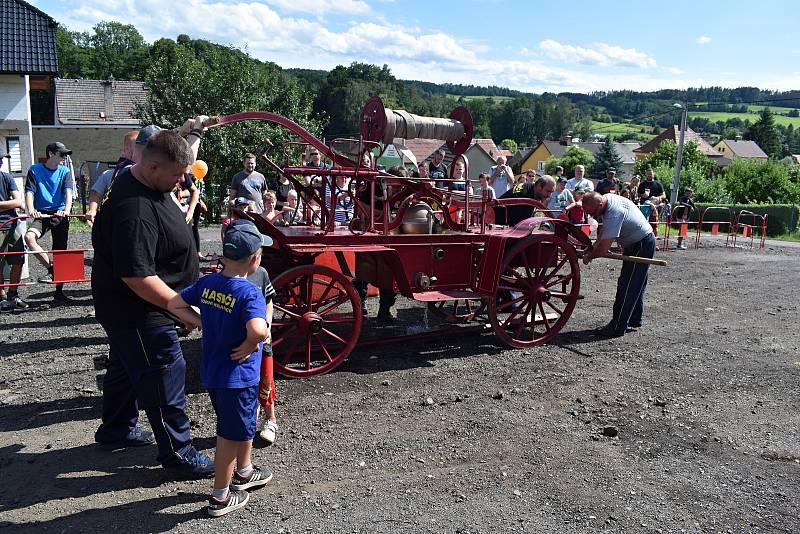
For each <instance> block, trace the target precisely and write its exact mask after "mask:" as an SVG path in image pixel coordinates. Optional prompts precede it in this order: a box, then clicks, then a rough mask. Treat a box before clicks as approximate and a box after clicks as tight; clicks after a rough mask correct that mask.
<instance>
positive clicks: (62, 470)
mask: <svg viewBox="0 0 800 534" xmlns="http://www.w3.org/2000/svg"><path fill="white" fill-rule="evenodd" d="M217 235H218V234H217V233H216V230H208V231H205V232H204V248H205V249H207V250H210V249H211V248H212V247H213V244H212V243H213V240H214V238H215V236H217ZM88 241H89V239H88V235H87V234H75V235H74V236H73V237H72V242H71V244H73V245H76V246H79V245H86V244H88ZM663 257H666V258H667V259H668V260H670V265H669V266H668V267H663V268H653V269H652V270H651V281H650V285H649V287H648V292H647V300H646V302H647V311H646V319H647V321H648V324H647V325H646V327H645V328H643V329H642V330H640V331H638V332H635V333H632V334H629V335H626V336H625V337H624V338H621V339H616V340H602V341H601V340H596V339H594V338H593V337H592V336H591V335H590V330H591V329H593V328H595V327H597V326H600V325H602V324H604V323H605V322H607V320H608V317H609V316H610V307H611V303H612V300H613V289H614V282H615V280H616V276H617V274H618V269H619V264H618V263H616V262H613V261H610V260H601V261H599V262H596V263H594V264H592V266H591V267H590V268H584V270H583V272H582V275H583V284H582V293H583V294H584V295H585V297H586V298H585V299H584V300H583V301H580V302H579V303H578V306H577V308H576V311H575V313H574V314H573V316H572V318H571V319H570V321H569V323H568V324H567V326H566V327H565V328H564V330H562V332H561V334H560V335H559V336H558V337H557V339H556V341H555V343H554V344H551V345H548V346H544V347H537V348H535V349H531V350H512V349H508V348H507V347H505V346H502V345H500V344H499V342H498V341H497V339H496V338H495V336H494V335H493V334H491V333H487V334H469V335H467V334H464V335H459V334H458V333H454V334H449V335H442V336H440V337H439V338H436V339H434V340H427V341H420V342H416V343H411V344H409V343H406V344H402V345H394V346H393V345H388V346H384V347H380V348H373V349H360V350H357V351H355V352H354V353H353V355H351V358H350V360H349V361H348V362H346V363H345V364H343V365H342V366H341V367H340V368H339V369H337V370H336V371H334V372H333V373H331V374H328V375H325V376H321V377H316V378H313V379H309V380H280V381H279V383H278V393H279V404H278V419H279V423H280V432H279V435H278V441H277V443H276V444H275V445H274V446H272V447H269V448H259V449H257V450H256V451H255V453H254V454H255V460H256V462H257V463H259V464H261V465H266V466H269V467H271V468H272V469H273V470H274V472H275V479H274V480H273V481H272V482H271V483H270V484H269V485H268V486H267V487H266V488H264V489H262V490H259V491H257V492H254V493H253V495H252V497H251V502H250V504H249V505H248V507H247V508H245V509H244V510H242V511H240V512H237V513H233V514H230V515H228V516H225V517H223V518H220V519H211V518H208V517H207V516H206V513H205V510H204V506H205V496H206V493H207V492H208V491H209V488H210V483H209V481H197V482H171V481H167V480H165V479H164V478H163V477H162V473H161V469H160V468H159V467H157V466H156V465H155V460H154V457H155V450H154V448H145V449H144V450H142V449H138V450H129V451H121V452H117V453H107V452H104V451H101V450H99V449H98V448H96V446H95V445H94V443H93V441H92V435H93V432H94V430H95V428H96V427H97V424H98V418H99V414H100V404H101V403H100V396H99V393H98V392H97V391H96V386H95V371H94V369H93V364H92V357H93V356H95V355H99V354H103V353H104V352H106V351H107V350H108V347H107V345H106V338H105V336H104V334H103V330H102V329H101V328H100V327H99V325H97V323H96V322H95V320H94V317H93V307H92V303H91V295H90V292H89V291H88V287H87V286H85V285H83V286H73V287H72V288H70V289H68V294H70V295H71V296H73V297H74V298H75V299H76V300H75V302H74V305H69V306H50V303H51V300H50V291H47V290H46V288H45V289H40V288H42V287H43V286H38V287H36V288H28V289H27V292H26V293H25V294H26V296H28V298H29V300H30V302H31V304H32V307H31V309H30V310H27V311H25V312H23V313H18V314H4V315H2V316H0V404H2V408H0V477H1V479H2V481H3V491H1V492H0V531H4V532H23V531H33V530H34V529H35V531H37V532H108V531H109V530H112V529H116V530H118V531H121V532H131V531H136V532H166V531H174V532H187V533H189V532H190V533H192V534H198V533H204V532H270V533H272V532H285V533H288V532H295V533H299V532H354V533H361V532H364V533H367V532H370V533H372V532H375V533H383V532H386V533H389V532H404V533H411V532H420V533H426V532H448V533H461V534H466V533H478V532H798V531H800V517H798V497H797V496H798V495H800V477H799V476H798V474H800V445H799V444H798V428H800V424H799V423H800V415H799V414H800V400H799V398H798V375H799V374H800V361H798V360H799V359H800V356H798V346H800V333H798V329H797V327H796V323H797V316H798V302H797V294H796V292H795V291H794V290H792V289H791V288H792V287H795V286H796V284H797V265H798V258H800V250H798V248H797V247H789V246H787V247H779V246H769V247H768V250H767V251H765V252H763V253H756V252H749V251H742V250H735V251H733V250H726V249H724V248H721V247H719V246H713V245H711V246H707V247H706V248H703V249H701V250H699V251H694V250H690V251H687V252H682V253H678V252H669V253H666V254H664V255H663ZM401 305H402V307H404V308H407V310H405V309H404V311H403V312H402V315H403V316H404V317H414V318H416V320H417V321H419V317H421V316H422V314H424V313H425V311H424V310H423V308H421V307H419V306H418V305H417V304H415V303H410V302H409V303H402V304H401ZM184 350H185V353H186V355H187V360H188V362H189V371H188V372H189V373H190V375H191V376H190V377H189V379H188V383H189V384H190V386H189V388H188V389H189V395H188V400H187V404H188V412H189V414H190V417H191V419H192V423H193V435H194V436H195V440H196V444H197V446H198V448H201V449H203V450H206V451H208V452H209V453H212V454H213V445H214V441H213V439H214V428H215V418H214V414H213V411H212V409H211V405H210V402H209V400H208V397H207V395H206V394H205V393H203V392H202V391H201V389H200V388H199V386H197V379H196V376H197V354H198V352H199V337H198V336H197V335H192V336H191V337H190V338H187V339H186V340H185V341H184ZM428 399H430V401H427V400H428ZM426 401H427V402H426ZM145 425H146V422H145Z"/></svg>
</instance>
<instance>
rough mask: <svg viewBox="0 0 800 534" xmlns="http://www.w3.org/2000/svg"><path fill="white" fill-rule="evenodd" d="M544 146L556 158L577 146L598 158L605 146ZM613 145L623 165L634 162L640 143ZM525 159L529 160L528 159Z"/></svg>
mask: <svg viewBox="0 0 800 534" xmlns="http://www.w3.org/2000/svg"><path fill="white" fill-rule="evenodd" d="M542 144H544V146H545V147H546V148H547V150H548V151H549V152H550V153H551V154H552V155H553V157H555V158H561V157H563V156H564V154H565V153H566V152H567V149H568V148H569V147H570V146H577V147H579V148H582V149H584V150H588V151H589V152H591V153H592V155H593V156H596V155H597V153H598V152H600V147H602V146H603V143H572V144H571V145H565V144H563V143H561V142H560V141H542ZM612 144H613V145H614V149H615V150H616V151H617V154H619V157H621V158H622V162H623V163H633V162H634V153H633V152H634V150H637V149H639V143H612ZM528 157H530V156H528ZM525 159H527V157H526V158H525Z"/></svg>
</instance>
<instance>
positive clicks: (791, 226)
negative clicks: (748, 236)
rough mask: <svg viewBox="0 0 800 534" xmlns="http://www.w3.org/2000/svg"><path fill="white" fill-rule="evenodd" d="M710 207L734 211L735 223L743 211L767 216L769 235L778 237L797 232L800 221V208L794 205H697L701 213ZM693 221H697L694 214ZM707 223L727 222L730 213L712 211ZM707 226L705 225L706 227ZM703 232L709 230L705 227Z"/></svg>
mask: <svg viewBox="0 0 800 534" xmlns="http://www.w3.org/2000/svg"><path fill="white" fill-rule="evenodd" d="M710 206H718V207H724V208H731V209H732V214H733V215H732V216H733V221H734V222H736V216H737V215H738V214H739V212H740V211H742V210H747V211H750V212H753V213H757V214H759V215H767V235H768V236H776V235H782V234H786V233H789V232H794V231H796V230H797V226H798V219H800V207H798V206H796V205H793V204H706V203H700V202H698V203H697V209H698V211H699V213H701V214H702V213H703V211H704V210H705V209H706V208H708V207H710ZM692 219H696V218H695V216H694V214H692ZM705 221H712V222H719V221H722V222H727V221H728V213H727V212H725V211H722V210H720V211H710V212H708V214H707V215H706V217H705ZM750 221H751V219H750V218H747V219H744V218H743V219H742V222H744V223H747V224H749V223H750ZM704 226H705V225H704ZM703 230H708V228H707V227H704V228H703ZM726 230H727V228H722V229H720V231H726Z"/></svg>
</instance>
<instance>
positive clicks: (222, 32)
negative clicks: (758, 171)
mask: <svg viewBox="0 0 800 534" xmlns="http://www.w3.org/2000/svg"><path fill="white" fill-rule="evenodd" d="M70 1H71V2H74V5H75V7H74V8H73V9H71V10H65V11H64V13H65V16H64V17H59V19H60V22H61V23H63V24H65V25H66V26H67V27H68V28H70V29H76V30H85V29H89V28H90V27H91V26H92V25H94V24H96V23H97V22H99V21H103V20H117V21H121V22H125V23H129V24H133V25H134V26H136V28H137V29H139V31H140V32H141V33H142V35H143V36H144V37H145V39H147V40H148V41H153V40H155V39H158V38H161V37H168V38H172V39H174V38H175V37H176V36H177V35H178V34H181V33H186V34H188V35H190V36H191V37H193V38H203V39H208V40H210V41H213V42H218V43H221V44H231V45H234V46H237V47H241V48H246V49H247V51H248V52H249V53H250V54H251V55H253V56H254V57H257V58H259V59H261V60H266V61H274V62H275V63H277V64H278V65H280V66H282V67H284V68H291V67H303V68H311V69H325V70H329V69H332V68H333V67H335V66H336V65H349V64H350V63H352V62H354V61H360V62H366V63H372V64H376V65H382V64H384V63H386V64H388V65H389V68H391V69H392V72H393V73H394V75H395V76H397V77H398V78H401V79H413V80H420V79H423V80H427V81H433V82H440V83H441V82H449V83H461V84H473V85H497V86H501V87H509V88H512V89H518V90H521V91H530V92H537V93H540V92H542V91H552V92H561V91H574V92H587V91H596V90H613V89H635V90H642V91H648V90H657V89H666V88H675V89H677V88H685V87H700V86H705V87H708V86H712V85H720V80H719V79H718V78H716V77H713V76H711V75H708V76H711V77H710V78H693V77H687V76H684V75H683V73H681V72H680V70H679V69H675V68H674V67H668V68H664V69H653V67H656V66H657V65H656V61H655V59H654V58H652V57H650V56H648V55H647V54H646V53H643V52H639V51H637V50H635V49H624V48H621V47H618V46H611V45H608V44H605V43H599V44H596V45H594V46H593V48H591V49H590V48H586V47H579V46H570V45H562V44H560V43H558V42H555V41H552V40H545V41H542V42H541V43H540V47H539V48H540V50H527V52H528V56H524V52H522V51H521V56H520V59H519V60H511V59H498V58H497V57H496V56H495V55H493V53H492V51H491V50H489V49H488V47H487V44H486V42H485V41H481V40H472V39H460V38H456V37H454V36H453V35H451V34H449V33H448V32H447V30H437V29H420V28H418V27H414V26H409V25H403V24H402V22H399V23H396V22H394V21H390V22H385V21H384V22H382V21H380V19H375V18H374V17H372V16H370V17H356V16H353V17H348V20H346V21H342V20H341V17H340V18H339V20H338V21H334V24H327V23H326V24H325V25H323V24H322V23H321V22H320V21H319V20H318V17H316V16H302V15H298V16H296V17H290V16H285V15H283V14H282V13H280V12H279V11H276V9H277V8H274V6H277V5H278V3H277V2H284V1H288V0H275V1H273V2H272V6H273V7H271V6H270V5H267V4H265V3H262V2H257V1H254V0H239V1H238V2H236V3H229V2H226V1H224V0H185V1H184V2H182V3H176V2H164V1H163V0H136V2H135V3H134V1H133V0H81V1H80V3H78V1H77V0H70ZM353 1H358V0H353ZM303 2H305V3H303ZM314 2H315V0H298V5H305V6H313V5H316V4H315V3H314ZM306 8H308V7H306ZM318 14H319V13H317V15H318ZM331 17H333V15H331ZM524 50H526V49H523V51H524ZM509 55H510V54H509ZM522 56H524V57H522ZM544 56H546V57H548V58H553V59H556V60H559V61H560V63H559V64H557V65H556V64H554V62H552V61H549V60H548V61H545V60H544ZM569 63H573V64H574V63H578V64H582V65H589V66H601V67H607V66H624V67H630V66H635V67H639V68H641V69H643V70H632V69H631V70H627V71H622V72H620V71H619V70H616V71H614V72H608V71H607V70H605V69H583V70H588V71H589V72H581V71H580V70H578V69H575V68H570V66H568V65H567V64H569ZM784 78H785V79H784ZM760 83H761V82H760ZM748 84H752V82H751V81H748V80H746V79H741V80H740V79H737V78H736V77H731V78H729V79H726V80H725V85H726V86H729V87H735V86H738V85H748ZM763 85H764V86H766V87H769V88H771V89H782V88H787V89H788V88H791V87H792V86H793V87H795V88H796V87H798V86H800V80H798V79H797V77H796V76H793V75H792V76H789V75H787V76H785V77H782V78H780V79H779V78H777V77H776V79H775V80H764V81H763Z"/></svg>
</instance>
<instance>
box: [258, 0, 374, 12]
mask: <svg viewBox="0 0 800 534" xmlns="http://www.w3.org/2000/svg"><path fill="white" fill-rule="evenodd" d="M266 2H267V3H268V4H270V5H272V6H275V7H278V8H281V9H283V10H285V11H297V12H301V13H314V14H323V13H329V12H330V13H348V14H352V15H364V14H367V13H369V12H370V11H371V10H370V8H369V5H367V3H366V2H362V1H361V0H336V1H335V2H331V1H330V0H266Z"/></svg>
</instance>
